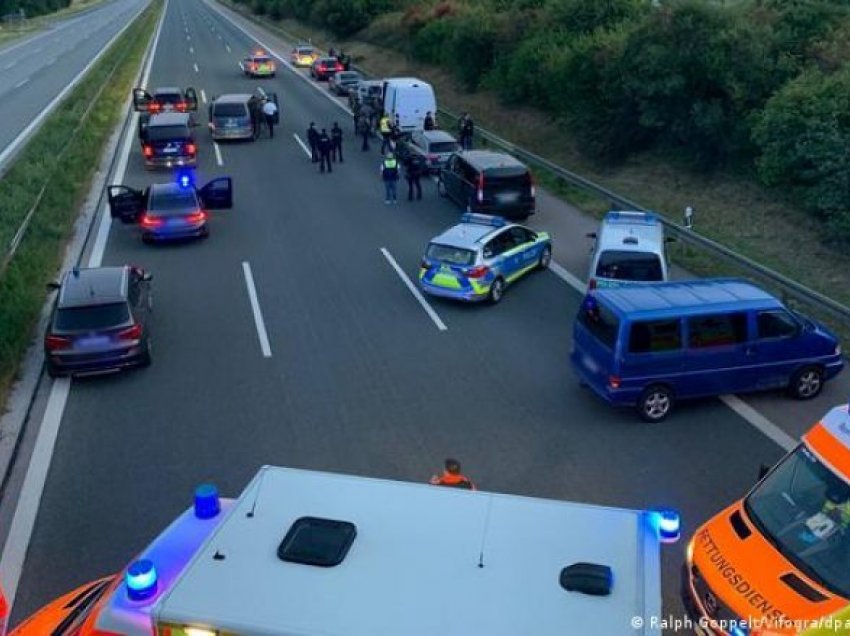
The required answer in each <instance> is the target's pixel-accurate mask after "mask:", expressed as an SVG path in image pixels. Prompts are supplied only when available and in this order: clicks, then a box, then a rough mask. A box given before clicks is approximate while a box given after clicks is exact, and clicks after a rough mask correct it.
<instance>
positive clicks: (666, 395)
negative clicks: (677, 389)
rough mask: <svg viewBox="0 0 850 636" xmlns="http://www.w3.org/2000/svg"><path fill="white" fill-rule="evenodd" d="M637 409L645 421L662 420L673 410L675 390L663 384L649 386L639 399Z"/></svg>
mask: <svg viewBox="0 0 850 636" xmlns="http://www.w3.org/2000/svg"><path fill="white" fill-rule="evenodd" d="M637 410H638V414H639V415H640V418H641V419H642V420H643V421H644V422H650V423H652V422H660V421H661V420H663V419H664V418H666V417H667V416H668V415H669V414H670V411H671V410H673V392H672V391H671V390H670V389H669V388H667V387H666V386H664V385H661V384H656V385H654V386H651V387H648V388H647V389H645V390H644V392H643V393H641V396H640V398H639V399H638V402H637Z"/></svg>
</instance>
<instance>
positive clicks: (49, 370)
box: [45, 362, 63, 379]
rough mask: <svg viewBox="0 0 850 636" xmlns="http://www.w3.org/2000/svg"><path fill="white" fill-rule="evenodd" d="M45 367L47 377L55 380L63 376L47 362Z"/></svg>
mask: <svg viewBox="0 0 850 636" xmlns="http://www.w3.org/2000/svg"><path fill="white" fill-rule="evenodd" d="M45 367H46V369H47V375H48V376H49V377H51V378H54V379H55V378H61V377H62V376H63V373H61V372H60V371H59V369H57V368H56V367H55V366H53V365H52V364H50V363H49V362H47V363H46V364H45Z"/></svg>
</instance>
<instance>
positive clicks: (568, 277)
mask: <svg viewBox="0 0 850 636" xmlns="http://www.w3.org/2000/svg"><path fill="white" fill-rule="evenodd" d="M549 269H550V270H552V273H553V274H555V276H557V277H558V278H560V279H561V280H563V281H564V282H565V283H567V285H569V286H570V287H572V288H573V289H575V290H576V291H577V292H578V293H580V294H582V295H584V293H585V292H586V291H587V285H585V284H584V283H583V282H581V280H579V278H578V276H576V275H575V274H572V273H571V272H568V271H567V270H566V268H565V267H563V266H562V265H558V263H556V262H555V261H550V262H549Z"/></svg>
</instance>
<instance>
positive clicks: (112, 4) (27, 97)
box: [0, 0, 147, 153]
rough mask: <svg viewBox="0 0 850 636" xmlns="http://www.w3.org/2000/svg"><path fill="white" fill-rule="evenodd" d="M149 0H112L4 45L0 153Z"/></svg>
mask: <svg viewBox="0 0 850 636" xmlns="http://www.w3.org/2000/svg"><path fill="white" fill-rule="evenodd" d="M146 4H147V0H108V1H107V2H104V3H103V4H99V5H97V6H95V7H93V8H91V9H89V10H86V11H84V12H81V13H79V14H76V15H73V16H71V17H68V18H66V19H64V20H56V21H55V22H51V23H50V24H49V26H48V27H47V28H46V29H45V30H43V31H39V32H37V33H35V34H34V35H32V36H28V37H26V38H24V39H22V40H15V41H13V42H11V43H10V44H9V45H7V46H5V47H3V48H0V122H2V125H0V153H2V152H3V151H4V150H5V149H6V148H7V147H8V146H9V144H10V143H11V142H12V141H13V140H14V139H15V138H17V137H18V135H19V134H20V133H21V131H23V130H24V129H25V128H26V127H27V126H28V125H29V124H30V122H31V121H32V120H33V118H34V117H35V116H36V115H38V114H39V113H41V111H42V110H43V109H44V108H45V107H47V106H48V104H50V103H51V102H52V101H53V100H54V98H56V96H57V95H59V93H61V92H62V90H63V89H64V88H65V87H66V86H67V85H68V83H69V82H71V81H72V79H74V78H75V77H76V76H77V75H78V74H79V73H80V72H81V71H82V70H83V69H85V68H86V67H87V66H88V64H89V63H90V62H91V61H92V59H93V58H94V57H95V55H97V54H98V53H99V52H100V51H101V50H102V49H103V47H104V46H105V45H106V44H107V43H108V42H109V41H110V40H111V39H112V38H113V37H114V36H115V34H116V33H118V32H119V31H120V30H121V29H122V28H123V27H125V26H126V25H127V24H128V22H130V20H131V18H132V17H133V16H135V15H136V14H137V13H138V12H139V11H140V10H141V9H142V8H143V7H144V6H145V5H146Z"/></svg>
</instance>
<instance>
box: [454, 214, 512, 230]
mask: <svg viewBox="0 0 850 636" xmlns="http://www.w3.org/2000/svg"><path fill="white" fill-rule="evenodd" d="M460 222H461V223H475V224H476V225H492V226H493V227H504V226H506V225H507V224H508V221H507V219H505V217H503V216H492V215H490V214H478V213H477V212H465V213H464V214H463V215H462V216H461V217H460Z"/></svg>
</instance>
